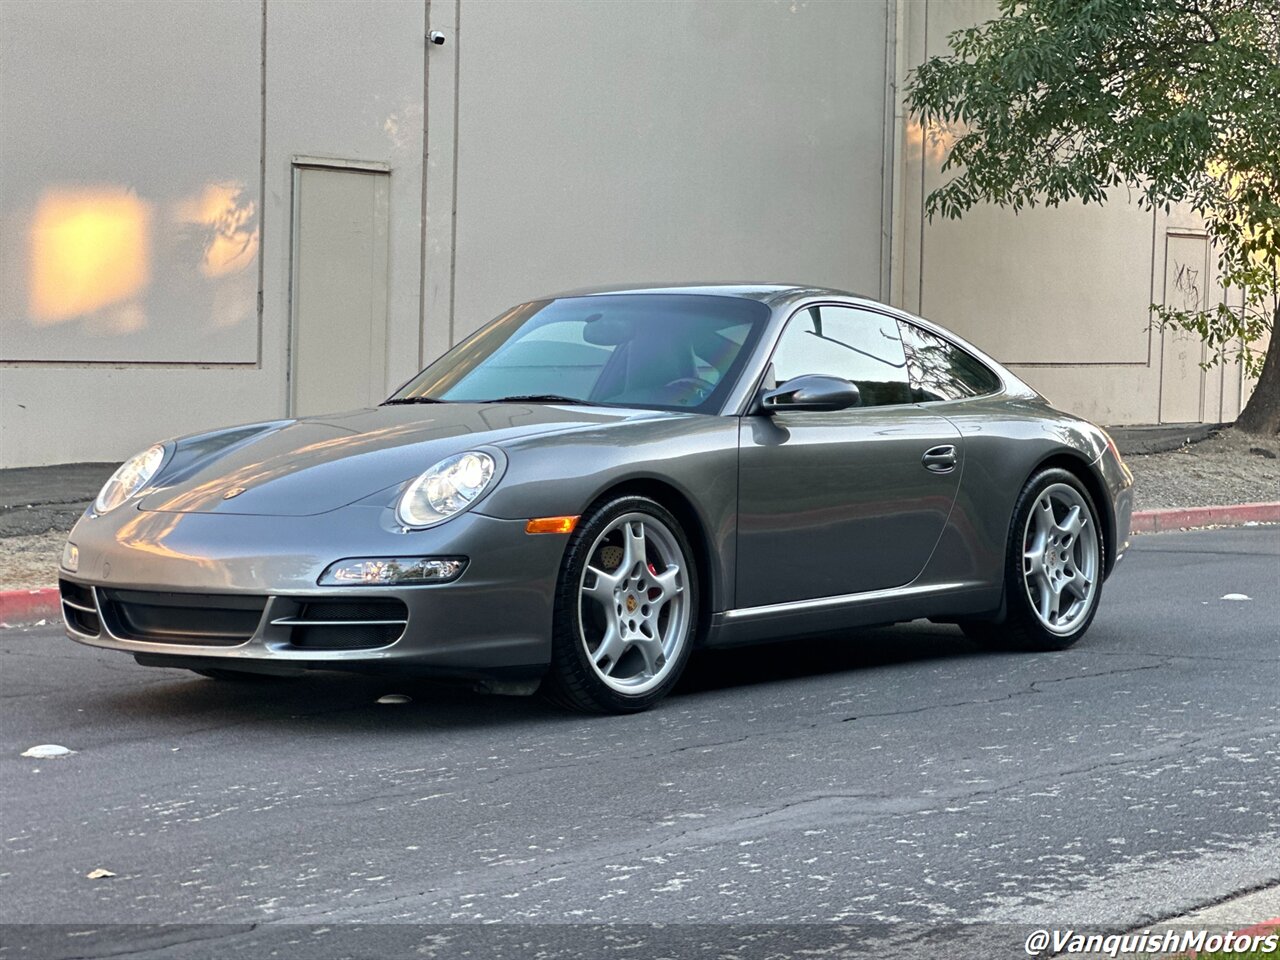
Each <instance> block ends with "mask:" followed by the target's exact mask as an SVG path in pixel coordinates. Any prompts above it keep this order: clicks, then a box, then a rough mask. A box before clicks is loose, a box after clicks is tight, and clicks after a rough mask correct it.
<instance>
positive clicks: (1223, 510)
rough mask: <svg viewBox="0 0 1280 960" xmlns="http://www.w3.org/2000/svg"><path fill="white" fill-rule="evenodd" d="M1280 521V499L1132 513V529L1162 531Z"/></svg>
mask: <svg viewBox="0 0 1280 960" xmlns="http://www.w3.org/2000/svg"><path fill="white" fill-rule="evenodd" d="M1277 522H1280V503H1237V504H1233V505H1231V506H1223V507H1175V508H1173V509H1171V510H1139V511H1136V512H1135V513H1134V515H1133V522H1132V525H1131V526H1130V528H1129V530H1130V532H1131V533H1162V532H1164V531H1168V530H1185V529H1187V528H1189V527H1234V526H1240V525H1241V524H1245V523H1277Z"/></svg>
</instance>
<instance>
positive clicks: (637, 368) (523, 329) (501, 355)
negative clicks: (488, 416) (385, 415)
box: [389, 293, 769, 413]
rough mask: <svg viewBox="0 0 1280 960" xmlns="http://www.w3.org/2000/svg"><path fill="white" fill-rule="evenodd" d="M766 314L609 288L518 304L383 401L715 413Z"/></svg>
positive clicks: (701, 299) (744, 306)
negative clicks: (520, 402)
mask: <svg viewBox="0 0 1280 960" xmlns="http://www.w3.org/2000/svg"><path fill="white" fill-rule="evenodd" d="M768 318H769V308H768V307H766V306H765V305H764V304H762V303H760V302H758V301H755V300H744V299H742V298H739V297H720V296H705V295H701V294H649V293H632V294H609V295H602V296H593V297H566V298H564V299H560V300H542V301H536V302H533V303H526V304H522V305H521V306H518V307H515V308H514V309H512V310H510V311H508V312H507V313H505V314H503V315H502V316H501V317H499V318H498V319H496V320H494V321H493V322H492V323H490V324H489V325H488V326H486V327H484V328H482V329H481V330H480V331H479V332H478V333H476V334H475V335H474V336H472V337H471V338H470V339H468V340H465V341H463V342H462V343H460V344H458V346H456V347H454V348H453V349H452V350H450V351H449V352H448V353H446V354H445V355H444V356H443V357H441V358H440V359H439V360H437V361H436V362H435V363H433V364H431V366H429V367H427V369H425V370H423V371H422V372H421V373H420V374H418V375H417V376H416V377H414V378H413V379H412V380H410V381H409V383H408V384H406V385H405V386H404V387H402V388H401V389H400V390H399V391H398V392H397V393H396V394H395V396H393V397H392V398H391V400H390V401H389V402H399V403H412V402H429V401H454V402H470V403H482V402H486V401H495V400H503V399H531V400H534V401H542V402H547V403H591V404H600V405H604V406H625V407H652V408H656V409H660V410H693V411H698V412H701V413H713V412H717V411H718V409H719V407H720V404H721V403H723V400H724V396H725V394H726V393H728V391H729V389H730V388H731V387H732V386H733V383H734V381H736V380H737V378H738V374H739V373H740V371H741V369H742V366H743V364H745V363H746V361H747V357H748V356H749V355H750V352H751V347H752V346H753V345H754V344H755V342H756V340H757V338H758V337H759V335H760V332H761V330H762V329H763V328H764V325H765V322H766V321H767V320H768Z"/></svg>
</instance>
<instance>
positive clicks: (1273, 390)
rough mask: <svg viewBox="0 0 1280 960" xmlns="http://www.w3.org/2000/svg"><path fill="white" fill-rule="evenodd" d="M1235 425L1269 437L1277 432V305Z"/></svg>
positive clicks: (1279, 397) (1279, 410)
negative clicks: (1254, 381) (1263, 355)
mask: <svg viewBox="0 0 1280 960" xmlns="http://www.w3.org/2000/svg"><path fill="white" fill-rule="evenodd" d="M1236 427H1237V428H1238V429H1239V430H1241V431H1243V432H1244V433H1260V434H1263V435H1265V436H1269V437H1270V436H1274V435H1275V434H1277V433H1280V305H1277V306H1276V309H1275V313H1274V315H1273V316H1272V323H1271V343H1270V344H1269V345H1268V346H1267V357H1266V359H1265V360H1264V361H1263V362H1262V373H1261V375H1259V377H1258V385H1257V386H1256V387H1254V388H1253V396H1251V397H1250V398H1249V402H1248V403H1246V404H1245V405H1244V409H1243V410H1241V411H1240V416H1239V417H1238V418H1237V419H1236Z"/></svg>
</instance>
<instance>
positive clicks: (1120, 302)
mask: <svg viewBox="0 0 1280 960" xmlns="http://www.w3.org/2000/svg"><path fill="white" fill-rule="evenodd" d="M996 13H997V7H996V4H995V3H993V2H990V0H902V2H900V4H899V7H898V25H899V44H900V48H899V57H898V63H897V68H898V70H899V82H900V83H901V82H902V81H903V80H904V79H905V71H906V70H907V69H908V68H909V67H911V66H913V65H914V64H917V63H920V62H922V61H923V60H924V59H926V58H927V57H929V56H933V55H936V54H938V53H942V52H944V51H945V50H946V49H947V40H946V38H947V35H948V34H949V33H951V32H952V31H954V30H957V29H960V28H961V27H965V26H969V25H971V24H974V23H978V22H981V21H983V20H986V19H988V18H990V17H992V16H995V15H996ZM899 123H900V128H899V134H898V137H899V143H900V154H899V155H900V157H901V168H900V170H899V177H900V182H899V186H898V194H897V197H898V201H899V203H898V206H897V209H896V211H895V213H896V217H895V221H894V226H895V256H894V265H895V267H896V271H895V275H894V282H893V286H892V296H893V298H894V300H895V301H896V302H897V303H898V304H900V305H902V306H903V307H905V308H906V309H909V310H913V311H916V312H920V313H922V314H924V315H926V316H928V317H930V318H931V319H934V320H937V321H938V322H940V323H942V324H944V325H946V326H949V327H951V328H953V329H955V330H956V331H957V332H958V333H960V334H961V335H963V336H965V337H967V338H969V339H971V340H973V341H974V342H975V343H976V344H978V345H979V346H981V347H983V348H984V349H985V350H987V351H988V352H989V353H991V354H992V356H994V357H996V358H997V359H998V360H1000V361H1002V362H1004V363H1006V364H1008V365H1009V366H1010V367H1011V368H1012V369H1013V370H1014V371H1015V372H1017V373H1018V375H1019V376H1021V377H1023V378H1024V379H1026V380H1027V381H1028V382H1029V383H1031V384H1032V385H1033V386H1034V387H1036V388H1037V389H1038V390H1040V391H1041V392H1043V393H1044V394H1045V395H1046V396H1048V397H1049V399H1050V400H1052V401H1053V402H1054V403H1056V404H1058V405H1060V406H1062V407H1063V408H1065V409H1068V410H1071V411H1073V412H1076V413H1079V414H1082V415H1084V416H1086V417H1089V418H1090V419H1093V420H1096V421H1098V422H1099V423H1105V424H1132V423H1160V422H1185V421H1199V420H1204V421H1220V420H1231V419H1233V418H1234V417H1235V416H1236V414H1237V413H1238V412H1239V409H1240V404H1241V399H1242V397H1244V396H1245V395H1246V394H1245V391H1246V390H1247V389H1248V388H1249V384H1248V383H1246V382H1243V381H1242V375H1241V373H1242V372H1241V369H1240V366H1239V365H1238V364H1235V363H1233V364H1230V365H1227V366H1225V367H1217V368H1214V369H1212V370H1209V371H1204V370H1202V369H1201V368H1200V365H1199V364H1200V361H1201V359H1202V358H1203V351H1202V348H1201V344H1200V343H1199V341H1197V340H1194V339H1190V338H1188V337H1186V336H1185V335H1184V336H1181V337H1177V336H1174V335H1173V334H1171V333H1170V334H1165V335H1163V336H1162V335H1161V333H1160V331H1159V330H1152V329H1151V328H1150V325H1149V320H1150V312H1149V308H1150V305H1151V304H1152V303H1165V302H1172V301H1173V300H1175V299H1176V300H1177V301H1178V302H1179V303H1180V304H1181V305H1190V304H1193V303H1198V304H1201V305H1207V304H1208V303H1209V302H1210V299H1211V298H1214V297H1219V298H1220V297H1221V296H1222V292H1221V290H1220V288H1218V287H1217V285H1216V282H1215V264H1214V262H1213V259H1212V257H1211V255H1210V251H1209V248H1208V243H1207V240H1206V239H1205V236H1204V231H1203V229H1202V226H1201V224H1200V223H1199V221H1198V220H1197V219H1196V217H1195V216H1194V215H1192V214H1191V213H1190V212H1189V211H1187V210H1176V209H1175V210H1174V211H1172V212H1170V213H1164V212H1155V213H1153V212H1151V211H1149V210H1143V209H1141V208H1140V207H1139V205H1138V204H1137V202H1136V201H1134V200H1133V199H1132V198H1130V197H1129V196H1127V195H1126V194H1125V193H1124V192H1123V191H1113V194H1112V197H1111V198H1110V200H1109V202H1108V203H1107V205H1106V206H1102V207H1099V206H1096V205H1094V206H1087V207H1086V206H1084V205H1081V204H1071V205H1065V206H1062V207H1057V208H1051V209H1050V208H1044V207H1039V208H1036V209H1032V210H1024V211H1022V212H1021V213H1018V214H1014V213H1012V212H1011V211H1007V210H1002V209H996V208H992V207H985V208H978V209H975V210H972V211H970V212H969V213H967V214H966V215H965V216H964V217H963V218H962V219H961V220H959V221H954V220H952V221H944V220H941V219H939V220H935V221H932V222H930V221H927V220H926V219H925V217H924V198H925V197H926V196H927V195H928V193H929V191H931V190H933V189H934V188H936V187H937V186H939V185H940V184H941V183H943V182H944V181H945V177H946V176H947V175H945V174H943V173H942V172H941V170H940V167H941V164H942V161H943V159H944V157H945V149H946V146H945V140H942V139H940V138H939V137H938V136H937V135H934V136H929V135H922V134H921V132H920V129H919V127H918V126H915V125H913V124H912V123H910V122H909V119H908V118H906V117H904V116H903V115H902V113H901V110H900V111H899Z"/></svg>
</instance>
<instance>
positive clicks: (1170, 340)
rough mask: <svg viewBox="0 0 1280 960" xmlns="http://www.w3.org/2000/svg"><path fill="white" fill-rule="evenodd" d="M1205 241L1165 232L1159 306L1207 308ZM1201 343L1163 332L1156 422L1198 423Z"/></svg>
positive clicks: (1201, 385) (1199, 235)
mask: <svg viewBox="0 0 1280 960" xmlns="http://www.w3.org/2000/svg"><path fill="white" fill-rule="evenodd" d="M1210 279H1211V277H1210V264H1209V239H1208V237H1207V236H1206V235H1205V234H1203V233H1182V232H1174V231H1172V230H1171V231H1169V232H1168V234H1167V235H1166V237H1165V274H1164V302H1165V305H1166V306H1169V307H1176V308H1178V309H1181V310H1205V309H1208V306H1209V282H1210ZM1203 358H1204V342H1203V341H1202V340H1201V339H1200V338H1199V337H1198V336H1196V335H1195V334H1194V333H1189V332H1187V331H1186V330H1174V329H1172V328H1170V329H1167V330H1165V331H1164V333H1163V335H1162V338H1161V344H1160V422H1161V423H1191V422H1199V421H1200V420H1202V419H1203V412H1204V404H1203V400H1204V371H1203V370H1202V369H1201V368H1200V361H1201V360H1202V359H1203Z"/></svg>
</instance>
